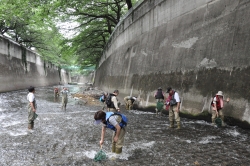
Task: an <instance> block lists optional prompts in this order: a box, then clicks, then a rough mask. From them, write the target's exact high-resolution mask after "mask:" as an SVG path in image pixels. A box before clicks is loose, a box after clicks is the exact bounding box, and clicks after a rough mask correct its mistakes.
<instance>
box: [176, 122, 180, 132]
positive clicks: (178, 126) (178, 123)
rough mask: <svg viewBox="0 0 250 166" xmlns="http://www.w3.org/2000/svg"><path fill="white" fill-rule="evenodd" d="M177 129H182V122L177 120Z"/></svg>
mask: <svg viewBox="0 0 250 166" xmlns="http://www.w3.org/2000/svg"><path fill="white" fill-rule="evenodd" d="M176 129H177V130H179V129H181V122H177V128H176Z"/></svg>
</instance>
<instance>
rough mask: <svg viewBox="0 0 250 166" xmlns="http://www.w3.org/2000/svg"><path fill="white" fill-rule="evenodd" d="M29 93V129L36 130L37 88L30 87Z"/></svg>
mask: <svg viewBox="0 0 250 166" xmlns="http://www.w3.org/2000/svg"><path fill="white" fill-rule="evenodd" d="M28 91H29V93H28V95H27V100H28V101H29V103H28V121H29V122H28V129H33V128H34V121H35V119H36V107H37V106H36V99H35V94H34V93H35V88H34V87H32V86H31V87H29V89H28Z"/></svg>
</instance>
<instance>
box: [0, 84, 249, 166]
mask: <svg viewBox="0 0 250 166" xmlns="http://www.w3.org/2000/svg"><path fill="white" fill-rule="evenodd" d="M80 88H81V87H78V86H73V85H72V86H69V90H70V91H71V92H72V93H76V92H78V91H81V89H80ZM60 89H61V87H60ZM26 95H27V92H26V91H25V90H23V91H15V92H9V93H1V94H0V123H1V126H0V140H1V143H0V163H1V165H3V166H9V165H13V166H14V165H15V166H16V165H18V166H20V165H21V166H33V165H38V166H44V165H65V166H66V165H67V166H69V165H107V166H110V165H111V166H112V165H114V166H115V165H133V166H134V165H152V166H153V165H159V166H161V165H162V166H163V165H164V166H165V165H170V166H171V165H181V166H182V165H194V162H197V163H199V164H200V165H209V166H210V165H214V166H219V165H222V166H223V165H230V166H231V165H249V162H250V150H249V149H250V144H249V131H248V130H244V129H241V128H238V127H232V126H227V127H224V128H216V127H213V126H211V125H210V123H207V122H205V121H202V120H191V119H185V118H182V119H181V120H182V129H181V130H175V129H169V128H168V126H169V122H168V117H167V116H166V115H164V116H156V115H155V114H154V113H152V112H142V111H138V110H132V111H125V110H123V113H124V114H125V115H126V116H127V117H128V119H129V123H128V127H127V133H126V138H125V146H124V148H123V153H122V154H121V155H116V154H112V153H111V152H110V147H111V136H112V131H110V130H107V133H106V137H105V142H104V145H103V150H104V151H105V152H106V154H107V155H108V159H107V160H106V161H102V162H101V163H99V162H94V161H93V158H94V156H95V154H96V153H97V152H98V151H99V150H100V147H99V144H98V143H99V140H100V132H101V126H96V125H93V115H94V113H95V112H96V111H97V110H99V109H100V108H101V107H102V106H101V104H100V106H84V105H78V104H77V102H76V99H74V98H69V105H68V108H67V110H66V111H62V110H61V108H60V106H61V104H60V97H59V101H57V102H55V101H54V96H53V87H42V88H37V89H36V100H37V104H38V109H37V113H38V114H39V117H38V119H37V120H36V121H35V130H34V131H33V132H29V131H28V130H27V108H26V106H27V101H26Z"/></svg>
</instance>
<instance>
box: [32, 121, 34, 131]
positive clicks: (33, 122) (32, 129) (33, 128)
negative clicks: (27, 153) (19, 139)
mask: <svg viewBox="0 0 250 166" xmlns="http://www.w3.org/2000/svg"><path fill="white" fill-rule="evenodd" d="M31 129H32V130H33V129H34V122H32V123H31Z"/></svg>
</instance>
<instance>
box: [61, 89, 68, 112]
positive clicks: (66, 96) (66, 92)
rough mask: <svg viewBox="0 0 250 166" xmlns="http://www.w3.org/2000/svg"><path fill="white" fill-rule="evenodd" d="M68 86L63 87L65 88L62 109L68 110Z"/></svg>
mask: <svg viewBox="0 0 250 166" xmlns="http://www.w3.org/2000/svg"><path fill="white" fill-rule="evenodd" d="M68 93H69V91H68V88H66V87H63V90H62V91H61V94H62V109H63V110H64V111H66V107H67V103H68Z"/></svg>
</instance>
